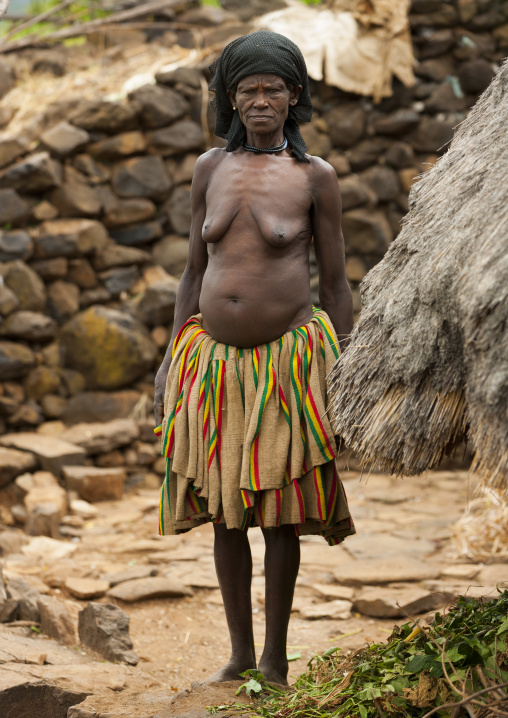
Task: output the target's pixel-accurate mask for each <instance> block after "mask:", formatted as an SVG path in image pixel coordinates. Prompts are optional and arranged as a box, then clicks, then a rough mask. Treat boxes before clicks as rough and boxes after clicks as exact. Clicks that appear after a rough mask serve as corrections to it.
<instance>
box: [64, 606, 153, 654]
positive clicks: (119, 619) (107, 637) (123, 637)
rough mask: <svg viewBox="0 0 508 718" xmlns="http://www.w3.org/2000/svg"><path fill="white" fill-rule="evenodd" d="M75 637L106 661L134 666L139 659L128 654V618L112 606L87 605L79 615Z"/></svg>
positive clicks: (129, 646)
mask: <svg viewBox="0 0 508 718" xmlns="http://www.w3.org/2000/svg"><path fill="white" fill-rule="evenodd" d="M78 622H79V623H78V630H79V638H80V640H81V641H82V643H84V644H85V646H88V647H89V648H91V649H92V650H93V651H97V652H98V653H100V654H101V655H103V656H104V657H105V658H107V659H108V660H110V661H125V663H129V664H131V665H133V666H135V665H136V664H137V663H138V661H139V658H138V657H137V655H136V654H135V653H134V652H133V651H132V640H131V638H130V636H129V616H128V615H127V614H126V613H125V611H122V609H121V608H119V607H118V606H115V605H113V604H112V603H106V604H101V603H89V604H88V606H87V607H86V608H84V609H83V610H82V611H80V612H79V618H78Z"/></svg>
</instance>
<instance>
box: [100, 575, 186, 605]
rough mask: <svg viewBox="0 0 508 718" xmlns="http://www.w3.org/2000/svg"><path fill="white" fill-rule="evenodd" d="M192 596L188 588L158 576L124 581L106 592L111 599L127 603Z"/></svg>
mask: <svg viewBox="0 0 508 718" xmlns="http://www.w3.org/2000/svg"><path fill="white" fill-rule="evenodd" d="M192 595H193V594H192V591H191V589H190V588H189V587H188V586H184V585H183V584H181V583H178V582H177V581H174V580H173V579H170V578H162V577H158V576H154V577H150V578H139V579H134V580H133V581H125V582H124V583H120V584H118V585H117V586H114V587H113V588H111V589H110V590H109V591H108V596H110V597H111V598H118V599H119V600H120V601H126V602H128V603H133V602H134V601H143V600H146V599H149V598H180V597H182V596H192Z"/></svg>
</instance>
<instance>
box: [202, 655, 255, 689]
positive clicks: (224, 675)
mask: <svg viewBox="0 0 508 718" xmlns="http://www.w3.org/2000/svg"><path fill="white" fill-rule="evenodd" d="M255 667H256V660H255V659H251V660H249V661H246V660H236V659H233V658H231V659H230V660H229V661H228V662H227V663H226V665H225V666H222V668H220V669H219V670H218V671H217V673H214V674H213V676H209V678H205V680H204V681H195V682H194V683H193V684H192V687H193V688H197V687H198V686H204V685H206V684H207V683H227V682H228V681H241V680H243V679H242V677H241V675H240V673H244V672H245V671H247V670H249V668H255Z"/></svg>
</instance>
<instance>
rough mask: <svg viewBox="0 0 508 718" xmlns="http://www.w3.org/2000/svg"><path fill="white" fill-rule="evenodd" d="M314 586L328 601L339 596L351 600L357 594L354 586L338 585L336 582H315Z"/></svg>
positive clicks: (344, 599)
mask: <svg viewBox="0 0 508 718" xmlns="http://www.w3.org/2000/svg"><path fill="white" fill-rule="evenodd" d="M312 588H313V589H314V591H316V593H317V594H319V595H320V596H321V597H322V598H325V599H326V600H327V601H334V600H335V599H337V598H340V599H341V600H343V601H351V600H352V599H353V597H354V595H355V589H354V588H350V587H349V586H338V585H337V584H336V583H314V584H313V585H312Z"/></svg>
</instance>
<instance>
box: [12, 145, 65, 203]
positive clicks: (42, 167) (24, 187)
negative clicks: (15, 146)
mask: <svg viewBox="0 0 508 718" xmlns="http://www.w3.org/2000/svg"><path fill="white" fill-rule="evenodd" d="M61 181H62V166H61V165H60V164H59V163H58V162H57V161H56V160H53V159H52V158H51V157H50V155H49V153H48V152H37V153H36V154H33V155H29V156H28V157H24V158H23V159H22V160H20V161H19V162H17V163H16V164H15V165H12V166H11V167H7V169H5V170H3V172H1V173H0V187H10V188H11V189H16V190H21V191H22V192H31V193H34V194H38V193H39V192H44V191H45V190H47V189H51V188H52V187H58V186H59V185H60V183H61Z"/></svg>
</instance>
